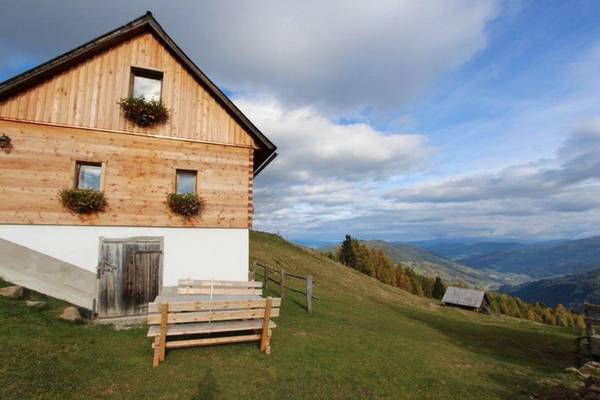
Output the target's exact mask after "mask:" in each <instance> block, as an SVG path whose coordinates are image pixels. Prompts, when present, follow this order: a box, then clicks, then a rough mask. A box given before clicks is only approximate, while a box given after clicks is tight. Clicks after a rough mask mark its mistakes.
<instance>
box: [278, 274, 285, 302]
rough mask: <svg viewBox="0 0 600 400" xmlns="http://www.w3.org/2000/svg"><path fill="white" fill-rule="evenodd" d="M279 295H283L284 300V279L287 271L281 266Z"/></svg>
mask: <svg viewBox="0 0 600 400" xmlns="http://www.w3.org/2000/svg"><path fill="white" fill-rule="evenodd" d="M279 275H280V276H279V278H280V279H279V296H280V297H281V300H282V301H283V290H284V286H283V285H284V283H283V281H284V279H285V271H284V269H283V268H281V272H279Z"/></svg>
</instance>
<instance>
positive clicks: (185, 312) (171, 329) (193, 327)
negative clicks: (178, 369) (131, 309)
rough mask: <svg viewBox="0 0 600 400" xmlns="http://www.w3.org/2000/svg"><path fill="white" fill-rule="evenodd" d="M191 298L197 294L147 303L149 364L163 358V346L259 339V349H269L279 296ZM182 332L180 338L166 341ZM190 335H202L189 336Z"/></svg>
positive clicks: (177, 346)
mask: <svg viewBox="0 0 600 400" xmlns="http://www.w3.org/2000/svg"><path fill="white" fill-rule="evenodd" d="M180 297H183V298H185V297H188V296H180ZM193 297H197V296H189V300H185V299H184V300H183V301H173V302H171V301H169V302H166V303H157V302H155V303H150V304H149V305H148V325H149V326H150V328H149V329H148V337H154V343H153V344H152V347H153V348H154V357H153V359H152V366H154V367H156V366H158V364H159V363H160V362H161V361H164V359H165V353H166V349H176V348H183V347H195V346H208V345H213V344H225V343H240V342H250V341H260V350H261V351H263V352H265V353H266V354H269V353H270V352H271V345H270V342H271V336H272V329H274V328H275V327H276V326H277V325H275V322H273V321H271V318H273V317H278V316H279V306H280V305H281V299H280V298H271V297H268V298H266V299H261V298H259V299H241V300H235V299H227V300H219V299H212V300H194V299H193ZM232 333H233V334H232ZM184 335H185V336H186V338H184V339H180V340H170V338H171V337H177V336H184ZM190 335H195V336H202V337H198V338H193V339H190V338H188V336H190ZM207 336H209V337H207Z"/></svg>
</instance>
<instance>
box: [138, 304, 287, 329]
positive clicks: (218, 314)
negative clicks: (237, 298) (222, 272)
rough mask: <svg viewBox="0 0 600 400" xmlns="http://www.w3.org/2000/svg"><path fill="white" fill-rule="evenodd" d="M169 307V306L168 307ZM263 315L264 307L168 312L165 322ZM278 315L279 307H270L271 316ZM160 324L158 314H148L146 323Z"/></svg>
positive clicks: (177, 322) (250, 317)
mask: <svg viewBox="0 0 600 400" xmlns="http://www.w3.org/2000/svg"><path fill="white" fill-rule="evenodd" d="M169 308H170V307H169ZM264 315H265V309H264V308H255V309H245V310H220V311H200V312H180V313H169V314H168V315H167V323H169V324H183V323H188V322H209V321H211V322H213V321H229V320H234V319H255V318H262V317H263V316H264ZM278 316H279V308H273V309H271V317H278ZM154 324H160V314H148V325H154Z"/></svg>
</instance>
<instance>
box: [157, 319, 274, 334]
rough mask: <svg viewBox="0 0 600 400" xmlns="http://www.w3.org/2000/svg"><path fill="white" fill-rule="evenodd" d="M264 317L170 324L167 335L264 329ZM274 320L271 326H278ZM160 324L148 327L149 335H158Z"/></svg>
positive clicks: (270, 322)
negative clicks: (245, 319) (247, 319)
mask: <svg viewBox="0 0 600 400" xmlns="http://www.w3.org/2000/svg"><path fill="white" fill-rule="evenodd" d="M262 323H263V321H262V319H253V320H249V321H224V322H211V323H207V322H198V323H190V324H182V325H169V326H168V327H167V336H178V335H194V334H197V333H218V332H236V331H248V330H253V329H262ZM276 327H277V325H276V324H275V322H273V321H269V328H270V329H273V328H276ZM159 333H160V326H158V325H153V326H151V327H150V329H148V334H147V336H148V337H154V336H158V335H159Z"/></svg>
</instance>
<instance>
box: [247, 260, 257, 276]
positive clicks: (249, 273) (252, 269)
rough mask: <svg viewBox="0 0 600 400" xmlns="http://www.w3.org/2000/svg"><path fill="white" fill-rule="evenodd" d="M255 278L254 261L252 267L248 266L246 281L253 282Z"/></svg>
mask: <svg viewBox="0 0 600 400" xmlns="http://www.w3.org/2000/svg"><path fill="white" fill-rule="evenodd" d="M255 276H256V261H252V265H250V271H249V272H248V280H249V281H253V280H254V277H255Z"/></svg>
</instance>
